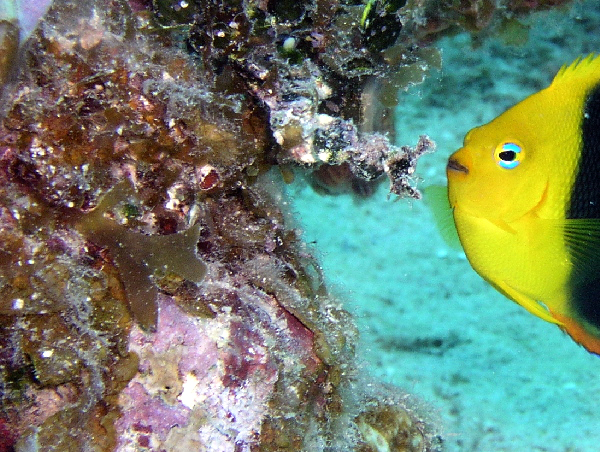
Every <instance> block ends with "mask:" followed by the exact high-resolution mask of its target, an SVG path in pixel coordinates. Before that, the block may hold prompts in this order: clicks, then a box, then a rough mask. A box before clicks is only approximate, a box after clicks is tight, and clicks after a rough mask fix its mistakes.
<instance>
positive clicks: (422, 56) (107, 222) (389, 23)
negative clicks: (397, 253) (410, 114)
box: [0, 0, 501, 451]
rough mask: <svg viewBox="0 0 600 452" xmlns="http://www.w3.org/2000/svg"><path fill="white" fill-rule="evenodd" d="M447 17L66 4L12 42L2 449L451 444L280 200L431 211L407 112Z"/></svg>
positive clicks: (299, 5) (73, 0) (3, 199)
mask: <svg viewBox="0 0 600 452" xmlns="http://www.w3.org/2000/svg"><path fill="white" fill-rule="evenodd" d="M29 3H31V2H28V1H23V2H19V5H20V7H21V8H24V9H27V7H29V6H30V5H29ZM451 3H452V5H446V4H445V2H434V1H431V2H428V1H409V2H402V1H401V2H369V3H368V5H369V9H368V10H367V9H366V6H365V5H363V4H360V3H357V2H338V1H325V0H319V1H316V0H315V1H313V0H302V1H294V2H289V1H252V0H245V1H242V0H232V1H215V2H205V1H203V2H187V1H176V2H175V1H161V0H156V1H153V2H150V1H141V0H130V1H125V0H111V1H109V2H100V1H96V0H91V1H88V2H81V1H77V0H56V1H54V2H53V4H52V6H51V8H50V10H49V11H48V13H47V14H46V15H45V17H44V20H42V22H41V23H40V25H39V27H38V28H37V29H36V30H35V32H34V33H33V34H32V36H31V38H30V39H29V41H28V42H27V43H25V44H23V43H21V42H20V41H19V42H18V43H16V42H15V41H14V37H13V38H11V37H10V36H8V37H5V38H6V39H8V41H6V42H4V41H3V42H2V43H1V45H2V49H1V50H2V51H4V52H9V53H8V54H7V55H8V56H7V59H6V61H7V62H8V63H7V64H14V65H15V67H16V68H18V71H17V72H15V74H16V75H15V78H14V80H13V79H11V82H10V83H7V84H5V85H4V88H5V92H4V95H5V96H6V99H7V101H6V102H5V103H4V110H3V120H2V123H1V124H0V394H1V396H0V433H2V435H1V436H2V438H1V439H0V450H60V451H80V450H95V451H112V450H118V451H131V450H183V449H191V450H219V451H225V450H226V451H254V450H261V451H269V450H277V451H283V450H311V451H313V450H314V451H318V450H353V449H354V450H361V451H370V450H381V449H380V447H383V446H381V445H382V444H387V446H388V448H389V449H390V450H407V451H435V450H440V447H441V442H442V439H441V436H440V427H439V423H438V422H437V421H435V419H433V418H432V417H431V415H430V414H428V411H427V410H423V409H418V407H417V404H416V403H415V402H414V401H412V399H410V398H409V397H407V396H405V395H404V394H403V393H401V392H400V391H399V390H397V389H395V388H389V387H382V386H380V385H377V384H376V383H375V382H369V381H365V378H366V377H362V376H359V375H358V372H357V366H358V365H357V358H356V356H355V350H354V347H355V343H356V335H357V332H356V329H355V326H354V322H353V319H352V317H351V316H350V315H349V314H348V313H347V312H345V311H344V310H343V309H342V308H341V306H340V302H339V301H338V300H336V299H335V298H334V297H332V296H331V295H330V294H329V293H328V290H327V286H326V284H325V282H324V278H323V276H322V275H321V271H320V268H319V264H318V262H317V261H316V260H315V259H314V258H313V257H312V255H311V253H310V250H308V249H307V248H306V247H305V245H304V244H303V243H302V240H301V238H300V233H299V231H297V230H295V229H294V228H293V227H292V226H290V225H289V224H288V223H287V222H286V215H285V212H284V211H283V208H284V207H283V205H284V202H283V194H282V193H283V192H282V189H281V187H282V184H283V183H285V181H289V180H290V179H291V178H293V177H295V176H299V177H304V178H306V180H307V181H308V182H309V183H311V184H313V185H314V186H315V187H317V188H320V189H321V190H323V191H325V192H335V191H336V189H335V187H334V185H336V184H337V185H338V186H341V187H342V191H344V190H346V191H348V190H351V191H354V192H356V193H359V194H362V195H365V196H366V195H368V194H369V193H371V192H372V186H373V184H375V183H379V182H380V181H384V180H386V175H387V178H388V180H389V181H390V186H391V190H392V192H393V193H396V194H399V195H408V196H413V197H418V191H417V190H416V187H415V186H414V184H413V182H412V181H413V175H414V171H415V164H416V159H417V158H418V156H419V155H420V154H422V153H423V152H426V151H427V150H429V149H431V147H432V142H431V141H430V140H429V139H427V138H426V137H423V138H422V139H421V140H420V142H419V143H418V144H417V146H416V147H415V148H412V147H408V146H404V147H400V146H396V145H395V144H393V133H392V132H391V126H390V121H391V113H390V112H391V110H390V109H391V108H392V107H393V106H394V105H395V104H396V103H397V98H396V94H395V93H396V91H397V89H398V88H401V87H403V86H406V84H409V83H415V82H417V81H419V80H421V79H422V77H423V76H424V75H425V74H426V71H427V67H429V66H430V65H436V64H439V55H438V54H437V52H436V51H435V50H434V49H431V48H428V47H427V46H426V45H427V43H428V42H431V41H432V40H433V39H434V38H435V37H437V36H440V35H441V34H442V33H444V32H448V30H451V29H453V27H458V26H461V25H462V22H461V20H462V19H461V18H463V17H464V16H465V13H464V11H463V10H461V9H458V10H457V9H456V8H455V7H454V6H453V5H454V3H455V2H451ZM463 3H469V2H460V4H461V8H463V9H464V5H463ZM480 3H481V2H473V4H474V5H479V4H480ZM484 3H485V2H484ZM474 8H475V6H474ZM467 9H468V8H467ZM475 9H477V8H475ZM468 11H472V10H468ZM498 11H501V10H498ZM475 13H476V14H479V13H478V12H477V11H475ZM486 14H487V13H486ZM494 14H499V13H498V12H497V11H496V10H495V12H494ZM484 22H485V21H484ZM474 23H475V27H478V26H479V25H478V24H481V23H483V22H481V21H478V20H475V21H474ZM13 25H14V24H13ZM15 48H18V49H19V51H18V52H13V51H12V50H14V49H15ZM11 49H12V50H11ZM11 52H12V53H11ZM17 54H18V55H17ZM6 73H7V72H6ZM11 74H12V73H11ZM11 77H12V75H11ZM378 81H381V83H378ZM369 118H370V119H369ZM373 118H378V119H377V120H373ZM97 438H103V441H102V442H101V443H99V442H98V441H97Z"/></svg>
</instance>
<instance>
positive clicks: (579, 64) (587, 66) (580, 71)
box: [550, 53, 600, 86]
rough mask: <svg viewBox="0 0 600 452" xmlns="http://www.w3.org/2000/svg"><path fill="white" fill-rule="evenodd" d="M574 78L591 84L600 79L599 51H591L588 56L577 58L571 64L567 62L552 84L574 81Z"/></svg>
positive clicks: (579, 81)
mask: <svg viewBox="0 0 600 452" xmlns="http://www.w3.org/2000/svg"><path fill="white" fill-rule="evenodd" d="M574 80H577V82H578V83H584V84H586V85H590V86H593V85H596V84H597V83H598V82H599V81H600V56H599V55H598V54H597V53H590V54H589V55H587V56H586V57H579V58H577V59H576V60H575V61H573V62H572V63H571V64H569V65H567V64H565V65H564V66H563V67H561V68H560V70H559V71H558V73H557V74H556V76H555V77H554V80H552V84H551V85H550V86H556V85H561V84H563V83H572V82H573V81H574Z"/></svg>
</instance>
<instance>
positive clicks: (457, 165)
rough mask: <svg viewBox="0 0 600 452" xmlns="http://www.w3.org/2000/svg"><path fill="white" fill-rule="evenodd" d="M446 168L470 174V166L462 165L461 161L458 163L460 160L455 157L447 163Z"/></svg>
mask: <svg viewBox="0 0 600 452" xmlns="http://www.w3.org/2000/svg"><path fill="white" fill-rule="evenodd" d="M446 169H448V170H452V171H458V172H459V173H465V174H469V168H467V167H466V166H464V165H461V164H460V163H458V160H455V159H453V158H451V159H450V160H448V165H446Z"/></svg>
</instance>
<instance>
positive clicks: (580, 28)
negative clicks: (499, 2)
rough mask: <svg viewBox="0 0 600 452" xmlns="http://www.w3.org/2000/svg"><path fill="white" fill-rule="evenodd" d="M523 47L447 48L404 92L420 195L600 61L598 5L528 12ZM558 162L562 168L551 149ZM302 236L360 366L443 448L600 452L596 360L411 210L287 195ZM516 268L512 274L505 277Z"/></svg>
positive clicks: (402, 137)
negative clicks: (423, 144) (350, 329)
mask: <svg viewBox="0 0 600 452" xmlns="http://www.w3.org/2000/svg"><path fill="white" fill-rule="evenodd" d="M527 23H529V24H530V25H531V26H532V29H531V31H530V39H529V41H528V43H527V44H526V45H525V46H523V47H506V46H505V45H503V44H502V43H501V42H500V41H497V40H488V41H486V42H485V43H484V44H483V45H482V46H480V47H476V48H473V47H472V45H471V38H470V37H469V36H468V35H460V36H455V37H452V38H446V39H444V40H443V41H442V42H440V43H439V46H440V48H441V49H442V50H443V57H444V58H443V61H444V63H443V69H442V71H441V72H435V73H434V74H433V75H432V77H430V78H429V79H428V80H427V81H426V82H425V83H424V84H422V85H419V86H417V87H413V88H412V89H411V90H409V91H408V92H406V93H402V94H401V104H400V106H399V109H398V114H397V119H396V121H397V134H398V144H411V145H412V144H415V143H416V140H417V137H418V136H419V135H420V134H423V133H426V134H428V135H429V136H430V137H431V138H432V139H433V140H435V141H436V142H437V145H438V150H437V152H436V153H435V154H431V155H428V156H426V157H424V158H423V159H422V160H421V161H420V163H419V168H418V173H419V177H420V180H419V187H421V188H423V187H425V186H427V185H430V184H440V183H444V181H445V164H446V159H447V157H448V155H449V154H450V153H451V152H453V151H454V150H455V149H457V148H458V147H460V145H461V143H462V139H463V137H464V135H465V133H466V132H467V131H468V130H469V129H470V128H472V127H474V126H477V125H480V124H483V123H485V122H488V121H489V120H491V119H493V118H494V117H495V116H497V115H498V114H500V113H502V112H503V111H504V110H505V109H506V108H507V107H509V106H510V105H512V104H514V103H516V102H518V101H519V100H521V99H522V98H524V97H525V96H527V95H528V94H531V93H533V92H535V91H537V90H539V89H541V88H543V87H545V86H547V85H548V84H549V82H550V81H551V79H552V78H553V76H554V74H555V73H556V71H557V70H558V69H559V68H560V66H561V65H562V64H563V63H565V62H570V61H572V60H573V59H574V58H576V57H577V56H578V55H580V54H587V53H589V52H592V51H600V2H598V1H597V0H594V1H587V2H578V3H575V4H574V5H573V6H572V7H570V8H567V9H563V10H560V11H552V12H549V13H548V12H545V13H538V14H536V15H535V16H533V17H532V18H530V19H529V20H528V22H527ZM556 158H560V153H559V154H558V156H557V157H556ZM289 193H290V195H291V198H292V202H293V204H294V210H295V212H296V213H297V217H298V218H299V222H300V224H301V227H302V228H303V230H304V237H305V240H306V241H307V242H313V241H314V242H315V247H316V249H317V255H318V256H319V258H320V260H321V262H322V265H323V268H324V271H325V275H326V278H327V280H328V281H329V284H330V286H331V287H332V290H333V292H334V293H336V294H337V295H338V296H339V297H340V298H341V299H342V300H343V302H344V306H345V307H346V309H348V310H349V311H350V312H353V313H354V314H355V315H356V318H357V323H358V326H359V329H360V333H361V342H360V351H359V353H360V356H361V358H362V359H363V360H364V369H361V372H362V371H368V372H370V373H371V374H372V375H374V376H375V377H377V378H379V379H381V380H383V381H385V382H390V383H393V384H395V385H397V386H399V387H401V388H404V389H406V390H407V391H409V392H411V393H414V394H416V395H418V396H419V397H421V398H422V399H423V400H425V401H427V402H429V403H431V405H432V406H433V407H434V408H433V409H434V410H436V411H438V412H439V415H440V416H441V417H442V419H443V422H444V436H445V438H446V450H447V451H451V452H454V451H461V452H462V451H464V452H468V451H485V452H496V451H511V452H521V451H523V452H526V451H549V452H567V451H570V452H575V451H577V452H588V451H600V408H599V402H600V357H598V356H595V355H591V354H589V353H588V352H586V351H585V350H584V349H583V348H581V347H579V346H578V345H577V344H575V343H574V342H573V341H572V340H571V339H570V338H569V337H568V336H566V335H565V334H563V333H562V332H561V331H560V330H559V329H558V328H557V327H556V326H554V325H551V324H548V323H545V322H543V321H542V320H540V319H538V318H536V317H534V316H532V315H531V314H529V313H528V312H526V311H525V310H524V309H522V308H520V307H519V306H517V305H516V304H514V303H512V302H511V301H509V300H507V299H505V298H504V297H503V296H502V295H500V294H498V293H497V292H495V291H494V290H493V289H492V288H491V287H490V286H488V285H487V284H486V283H485V282H484V281H483V280H482V279H481V278H479V276H478V275H477V274H475V272H474V271H473V270H472V269H471V268H470V266H469V264H468V262H467V261H466V259H465V257H464V254H462V253H461V252H460V251H459V250H456V249H452V248H450V247H448V246H447V245H446V244H445V243H444V242H443V241H442V239H441V238H440V237H439V235H438V234H437V231H436V227H435V226H434V224H433V220H432V216H431V214H430V212H429V210H428V208H427V207H426V205H425V204H424V203H423V202H421V201H411V202H408V201H405V200H400V201H398V202H393V199H388V196H387V186H386V184H385V183H384V184H383V186H382V187H381V189H380V190H379V191H378V192H377V193H376V194H375V195H374V196H373V197H371V198H370V199H368V200H366V201H356V200H355V199H353V198H352V197H351V196H337V197H331V196H320V195H318V194H316V193H314V192H313V191H312V190H311V189H310V188H307V187H306V186H304V185H302V183H298V184H296V185H294V186H292V187H290V188H289ZM515 271H518V269H515Z"/></svg>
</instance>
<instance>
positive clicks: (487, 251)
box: [446, 54, 600, 355]
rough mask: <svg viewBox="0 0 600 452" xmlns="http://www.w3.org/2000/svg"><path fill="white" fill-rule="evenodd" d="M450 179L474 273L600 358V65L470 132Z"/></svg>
mask: <svg viewBox="0 0 600 452" xmlns="http://www.w3.org/2000/svg"><path fill="white" fill-rule="evenodd" d="M446 173H447V177H448V200H449V202H450V206H451V208H452V213H453V217H454V223H455V226H456V229H457V232H458V236H459V239H460V242H461V245H462V247H463V249H464V251H465V254H466V256H467V258H468V260H469V262H470V263H471V266H472V267H473V268H474V269H475V271H476V272H477V273H479V275H480V276H482V277H483V278H484V279H485V280H487V281H488V282H489V283H490V284H491V285H492V286H494V287H495V288H496V289H497V290H498V291H500V292H501V293H503V294H504V295H505V296H507V297H508V298H510V299H511V300H513V301H515V302H516V303H518V304H520V305H521V306H522V307H524V308H525V309H527V310H528V311H529V312H531V313H532V314H535V315H536V316H538V317H540V318H542V319H544V320H546V321H548V322H552V323H555V324H557V325H558V326H559V327H560V328H561V329H562V330H563V331H565V332H566V333H568V334H569V335H570V336H571V337H572V338H573V339H574V340H575V341H576V342H577V343H579V344H581V345H583V346H584V347H585V348H586V349H587V350H588V351H590V352H592V353H595V354H599V355H600V57H599V56H598V55H596V54H591V55H589V56H587V57H586V58H583V59H582V58H579V59H577V60H575V61H574V62H573V63H572V64H570V65H565V66H563V67H562V68H561V69H560V71H559V72H558V74H557V75H556V76H555V77H554V80H553V81H552V83H551V84H550V86H549V87H547V88H545V89H543V90H541V91H539V92H537V93H535V94H533V95H531V96H529V97H528V98H526V99H525V100H523V101H521V102H520V103H518V104H517V105H515V106H513V107H511V108H510V109H508V110H507V111H506V112H504V113H503V114H501V115H500V116H498V117H497V118H496V119H494V120H493V121H491V122H490V123H488V124H485V125H483V126H480V127H477V128H475V129H473V130H471V131H470V132H468V133H467V135H466V137H465V139H464V144H463V147H462V148H460V149H459V150H458V151H456V152H455V153H454V154H452V155H451V156H450V158H449V160H448V165H447V168H446Z"/></svg>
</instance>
